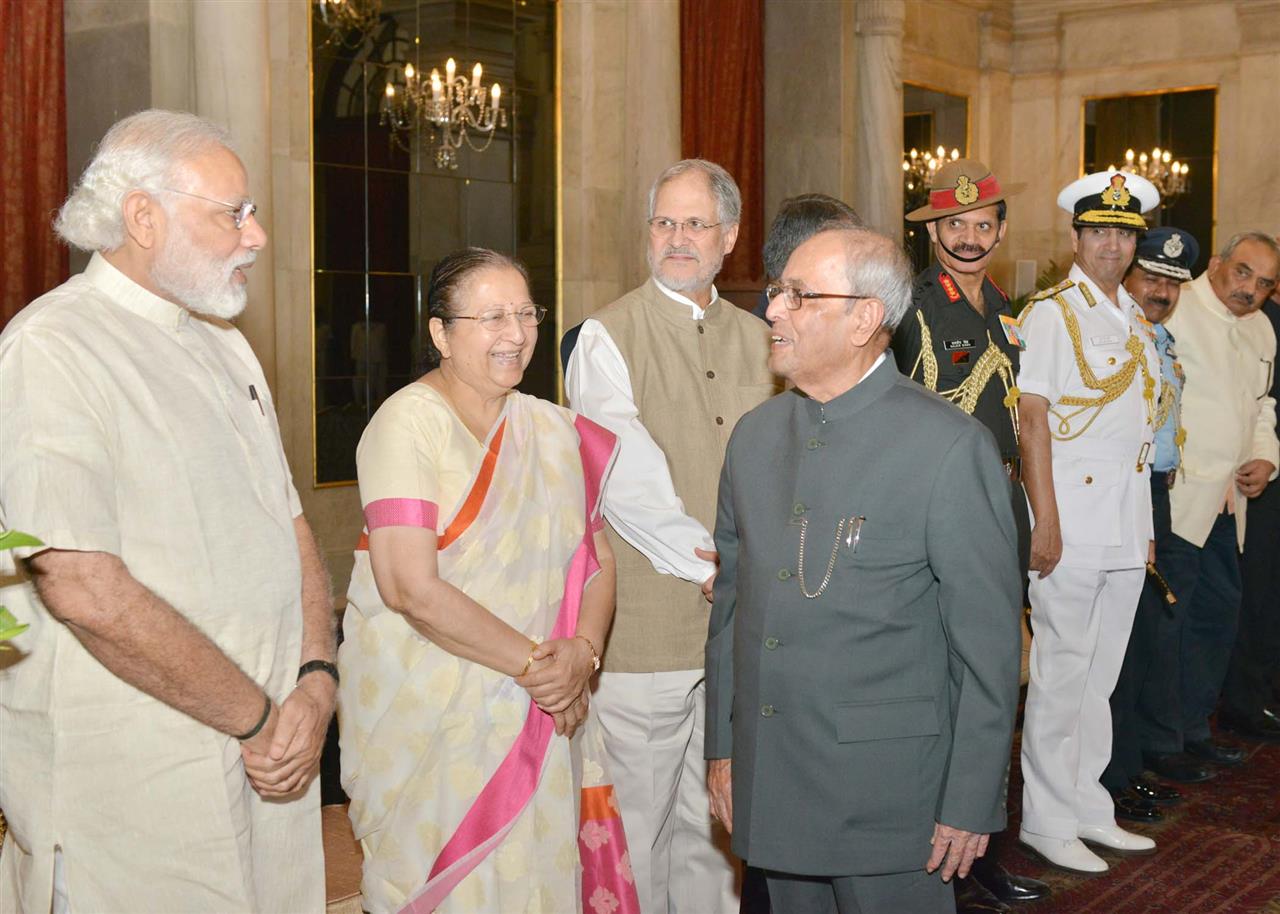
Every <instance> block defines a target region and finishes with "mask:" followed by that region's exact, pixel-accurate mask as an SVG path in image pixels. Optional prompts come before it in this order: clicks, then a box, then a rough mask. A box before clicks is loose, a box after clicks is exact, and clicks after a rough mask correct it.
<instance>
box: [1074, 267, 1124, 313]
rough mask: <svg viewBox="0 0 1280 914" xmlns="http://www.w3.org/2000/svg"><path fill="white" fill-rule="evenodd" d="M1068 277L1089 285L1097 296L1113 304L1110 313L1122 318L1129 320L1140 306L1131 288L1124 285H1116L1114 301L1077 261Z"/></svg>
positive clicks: (1082, 284)
mask: <svg viewBox="0 0 1280 914" xmlns="http://www.w3.org/2000/svg"><path fill="white" fill-rule="evenodd" d="M1067 278H1068V279H1073V280H1075V283H1076V285H1080V286H1088V287H1089V289H1090V291H1091V292H1092V293H1093V294H1094V295H1095V296H1096V297H1097V298H1099V299H1101V300H1102V301H1104V302H1107V303H1108V304H1110V305H1111V306H1112V307H1111V309H1110V311H1109V313H1111V314H1115V315H1116V316H1117V317H1119V318H1120V319H1121V320H1127V319H1128V318H1129V317H1131V316H1132V315H1133V312H1134V311H1135V310H1137V308H1138V300H1137V299H1135V298H1134V297H1133V296H1132V295H1130V294H1129V290H1128V289H1126V288H1125V287H1124V286H1123V285H1120V286H1117V287H1116V298H1115V301H1112V300H1111V298H1110V296H1108V295H1106V294H1105V293H1104V292H1103V291H1102V289H1101V288H1099V287H1098V284H1097V283H1096V282H1094V281H1093V280H1092V279H1090V278H1089V276H1088V274H1087V273H1085V271H1084V270H1082V269H1080V265H1079V264H1077V263H1073V264H1072V265H1071V272H1069V273H1068V274H1067Z"/></svg>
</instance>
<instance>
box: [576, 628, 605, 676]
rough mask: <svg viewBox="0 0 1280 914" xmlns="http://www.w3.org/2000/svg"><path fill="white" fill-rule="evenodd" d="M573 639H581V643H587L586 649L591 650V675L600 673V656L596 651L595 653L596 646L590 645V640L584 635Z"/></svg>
mask: <svg viewBox="0 0 1280 914" xmlns="http://www.w3.org/2000/svg"><path fill="white" fill-rule="evenodd" d="M573 637H575V638H581V639H582V640H583V641H585V642H587V647H589V648H591V666H592V672H593V673H598V672H600V654H599V652H598V651H596V646H595V645H594V644H592V643H591V639H590V638H588V637H587V636H586V635H574V636H573Z"/></svg>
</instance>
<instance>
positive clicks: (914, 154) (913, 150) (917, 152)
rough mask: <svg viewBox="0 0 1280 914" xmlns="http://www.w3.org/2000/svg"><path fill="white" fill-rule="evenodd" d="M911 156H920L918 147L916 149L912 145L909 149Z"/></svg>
mask: <svg viewBox="0 0 1280 914" xmlns="http://www.w3.org/2000/svg"><path fill="white" fill-rule="evenodd" d="M911 158H913V159H918V158H920V151H919V150H918V149H916V148H915V147H912V149H911Z"/></svg>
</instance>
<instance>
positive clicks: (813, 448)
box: [804, 438, 822, 451]
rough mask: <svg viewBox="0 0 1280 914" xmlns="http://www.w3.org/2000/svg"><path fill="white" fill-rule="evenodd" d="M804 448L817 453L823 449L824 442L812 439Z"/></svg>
mask: <svg viewBox="0 0 1280 914" xmlns="http://www.w3.org/2000/svg"><path fill="white" fill-rule="evenodd" d="M804 446H805V447H806V448H808V449H809V450H811V451H816V450H817V449H818V448H820V447H822V442H821V441H819V440H818V439H817V438H810V439H809V440H808V441H806V442H805V443H804Z"/></svg>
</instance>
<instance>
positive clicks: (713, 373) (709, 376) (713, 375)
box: [707, 371, 716, 378]
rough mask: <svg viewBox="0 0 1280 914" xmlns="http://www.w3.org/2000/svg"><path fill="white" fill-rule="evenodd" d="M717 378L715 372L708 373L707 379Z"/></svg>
mask: <svg viewBox="0 0 1280 914" xmlns="http://www.w3.org/2000/svg"><path fill="white" fill-rule="evenodd" d="M715 376H716V373H715V372H714V371H708V372H707V377H708V378H714V377H715Z"/></svg>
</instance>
